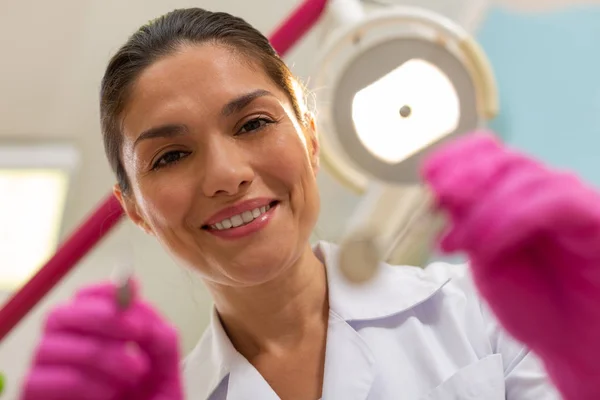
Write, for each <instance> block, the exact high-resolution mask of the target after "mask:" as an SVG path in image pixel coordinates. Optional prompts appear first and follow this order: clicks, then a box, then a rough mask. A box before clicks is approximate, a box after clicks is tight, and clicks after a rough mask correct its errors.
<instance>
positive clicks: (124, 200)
mask: <svg viewBox="0 0 600 400" xmlns="http://www.w3.org/2000/svg"><path fill="white" fill-rule="evenodd" d="M113 194H114V196H115V197H116V198H117V200H119V203H121V207H123V210H124V211H125V214H127V216H128V217H129V219H130V220H131V221H133V223H134V224H136V225H137V226H138V227H139V228H140V229H141V230H143V231H144V232H146V233H147V234H148V235H153V234H154V233H153V232H152V229H151V228H150V226H149V225H148V223H147V222H146V220H145V219H144V218H143V216H142V215H141V213H140V212H139V208H138V206H137V203H136V202H135V199H134V198H133V197H132V196H131V195H127V194H124V193H123V192H122V191H121V187H120V186H119V185H118V184H117V183H115V185H114V186H113Z"/></svg>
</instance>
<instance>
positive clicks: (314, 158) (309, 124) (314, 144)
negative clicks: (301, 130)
mask: <svg viewBox="0 0 600 400" xmlns="http://www.w3.org/2000/svg"><path fill="white" fill-rule="evenodd" d="M304 118H305V121H306V139H307V142H308V145H309V147H308V151H309V157H310V163H311V166H312V168H313V171H314V172H315V174H316V173H317V172H318V171H319V137H318V135H317V124H316V122H315V117H314V115H313V114H312V113H310V112H307V113H306V114H305V116H304Z"/></svg>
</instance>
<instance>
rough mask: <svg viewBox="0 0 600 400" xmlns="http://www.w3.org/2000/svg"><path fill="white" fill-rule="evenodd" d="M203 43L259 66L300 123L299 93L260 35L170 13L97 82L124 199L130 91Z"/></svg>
mask: <svg viewBox="0 0 600 400" xmlns="http://www.w3.org/2000/svg"><path fill="white" fill-rule="evenodd" d="M207 42H208V43H213V44H218V45H224V46H227V47H229V48H230V49H232V50H233V51H235V52H237V53H239V54H240V55H242V56H244V57H247V58H248V60H252V61H255V62H258V63H259V65H261V66H262V68H264V71H265V72H266V73H267V75H268V76H269V77H270V78H271V79H272V80H273V82H274V83H275V84H276V85H278V86H279V87H280V88H281V89H282V90H283V91H284V92H285V93H286V94H287V95H288V96H289V99H290V101H291V102H292V106H293V108H294V112H295V114H296V117H297V118H298V120H299V121H301V122H302V123H304V122H305V111H304V110H305V102H304V94H303V92H302V89H301V87H300V85H299V84H298V81H297V80H296V79H295V78H294V76H293V75H292V73H291V72H290V70H289V68H288V67H287V66H286V64H285V63H284V62H283V61H282V60H281V58H280V57H279V56H278V55H277V52H276V51H275V50H274V49H273V47H272V46H271V44H270V43H269V40H268V39H267V38H266V37H265V36H264V35H263V34H261V33H260V32H259V31H258V30H256V29H255V28H254V27H252V26H251V25H250V24H248V23H247V22H246V21H244V20H243V19H241V18H238V17H234V16H232V15H230V14H227V13H223V12H211V11H207V10H204V9H201V8H187V9H181V10H175V11H172V12H170V13H168V14H165V15H163V16H161V17H159V18H157V19H155V20H152V21H150V22H149V23H148V24H146V25H144V26H142V27H141V28H140V29H139V30H138V31H137V32H135V33H134V34H133V35H132V36H131V37H130V38H129V39H128V40H127V42H126V43H125V44H124V45H123V47H121V48H120V49H119V51H118V52H117V54H115V55H114V56H113V57H112V58H111V60H110V62H109V63H108V67H107V68H106V72H105V73H104V77H103V79H102V86H101V90H100V121H101V126H102V136H103V140H104V149H105V151H106V156H107V158H108V161H109V163H110V165H111V167H112V169H113V171H114V172H115V174H116V177H117V182H118V184H119V186H120V188H121V190H122V191H123V193H128V192H129V190H130V185H129V179H128V178H127V174H126V172H125V168H124V167H123V162H122V157H121V146H122V143H123V136H122V135H123V133H122V131H121V113H122V112H123V110H124V108H125V105H126V103H127V101H128V97H129V95H130V93H131V89H132V86H133V85H134V84H135V81H136V79H137V78H138V77H139V76H140V74H141V73H142V72H143V71H144V70H145V69H146V68H147V67H149V66H150V65H152V64H153V63H154V62H156V61H157V60H159V59H161V58H163V57H166V56H168V55H170V54H173V53H174V52H176V51H178V50H179V49H181V47H182V46H184V45H189V44H202V43H207Z"/></svg>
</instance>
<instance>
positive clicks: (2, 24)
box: [0, 0, 479, 399]
mask: <svg viewBox="0 0 600 400" xmlns="http://www.w3.org/2000/svg"><path fill="white" fill-rule="evenodd" d="M466 1H467V0H458V1H456V3H455V2H454V1H449V0H429V1H412V3H413V4H421V5H423V6H430V7H431V8H433V9H435V10H437V11H441V12H443V13H445V14H447V15H449V16H450V17H453V18H455V17H458V16H459V14H460V13H459V10H462V9H463V6H464V3H465V2H466ZM473 1H475V2H477V3H479V0H473ZM396 2H397V3H401V2H400V1H396ZM299 3H300V1H298V0H251V1H248V0H210V1H209V0H201V1H186V0H127V1H123V0H96V1H93V0H52V1H34V0H4V1H3V2H2V7H1V8H2V12H0V48H1V49H2V55H1V56H0V145H2V143H4V142H8V141H10V142H11V143H14V142H18V143H26V142H31V141H33V142H39V141H55V140H65V141H69V142H71V143H74V144H75V145H76V146H77V147H78V149H79V151H80V152H81V156H82V157H81V159H82V165H81V168H80V169H79V170H78V172H77V174H76V176H75V177H74V180H73V182H72V186H71V190H70V193H69V196H68V202H67V206H66V210H65V216H64V223H63V235H64V234H65V233H67V232H70V231H71V230H72V229H73V228H74V227H75V226H76V225H77V224H78V223H79V222H80V221H81V220H82V218H84V216H85V215H87V214H88V212H89V211H90V210H91V209H93V207H95V205H96V204H97V202H98V201H99V199H101V198H102V197H103V196H104V195H105V194H106V193H107V192H108V191H109V189H110V187H111V186H112V183H113V176H112V174H111V172H110V171H109V168H108V166H107V163H106V160H105V158H104V154H103V149H102V144H101V140H100V133H99V124H98V111H97V110H98V102H97V98H98V88H99V82H100V79H101V76H102V73H103V69H104V67H105V65H106V63H107V61H108V58H109V57H110V55H112V54H113V53H114V52H115V51H116V49H117V48H118V47H119V45H120V44H122V43H123V42H124V41H125V39H126V38H127V36H128V35H129V34H130V33H132V32H133V31H134V30H135V29H136V28H137V27H138V26H139V25H141V24H143V23H145V22H147V21H148V20H150V19H152V18H154V17H156V16H158V15H160V14H162V13H164V12H166V11H169V10H171V9H173V8H181V7H190V6H200V7H204V8H208V9H212V10H220V11H228V12H231V13H233V14H236V15H239V16H241V17H244V18H246V19H247V20H248V21H249V22H250V23H252V24H254V25H255V26H256V27H258V28H259V29H261V30H262V31H263V32H265V33H268V32H271V31H272V30H273V28H274V27H275V25H276V24H277V22H278V21H279V20H280V19H281V18H282V17H283V16H285V15H287V13H288V12H289V11H290V10H291V9H292V8H293V7H294V5H296V4H299ZM450 3H452V4H454V5H455V6H454V7H449V6H448V4H450ZM461 12H462V11H461ZM317 38H318V34H317V33H316V32H313V33H311V34H310V35H308V36H307V37H306V38H305V40H304V41H303V42H302V44H301V45H300V46H298V47H297V48H295V49H294V50H293V51H292V52H291V54H289V55H288V57H287V60H288V61H289V62H290V64H291V65H292V67H293V70H294V71H295V72H296V73H297V74H298V75H300V77H302V78H307V77H308V75H309V74H310V71H311V70H312V68H313V66H312V65H311V62H312V60H313V59H314V57H313V54H314V51H315V50H316V48H317ZM319 180H320V185H321V188H322V198H323V207H322V216H321V221H320V222H319V229H318V230H317V234H318V235H319V236H321V237H322V238H326V239H327V238H334V237H335V236H336V235H337V234H338V233H339V231H340V228H341V227H342V226H343V221H344V219H345V217H346V216H347V215H348V214H349V212H350V211H351V210H352V208H353V206H354V205H355V204H356V201H357V199H356V198H354V197H352V196H350V195H349V194H347V193H346V192H345V191H344V190H343V189H342V188H341V187H340V186H339V185H338V184H337V183H336V182H334V181H333V180H332V179H331V178H330V177H329V176H328V175H327V174H326V172H323V173H322V174H321V176H320V178H319ZM32 229H35V227H32ZM123 249H125V251H127V249H133V250H132V251H133V254H134V260H135V261H134V265H135V269H136V272H137V274H138V276H139V279H140V280H141V283H142V286H143V291H144V294H145V295H146V297H147V298H148V299H149V300H150V301H151V302H152V303H154V304H156V305H157V307H159V309H160V310H162V312H163V313H164V314H165V315H166V316H167V317H168V318H169V319H170V320H171V321H173V322H174V323H175V324H176V325H177V326H178V327H179V328H180V330H181V335H182V341H183V343H182V346H183V348H184V350H189V349H190V348H191V347H192V346H193V344H194V343H195V342H196V341H197V339H198V337H199V336H200V334H201V332H202V330H203V329H204V327H205V325H206V323H207V319H208V312H209V309H210V299H209V298H208V296H207V294H206V292H205V290H204V289H203V288H202V286H201V284H199V282H197V280H196V279H195V278H194V277H193V275H192V274H191V273H189V272H187V271H184V270H182V269H181V268H179V267H178V266H176V265H175V264H174V263H173V261H171V260H170V259H169V257H168V256H167V255H166V254H165V252H164V251H163V250H162V249H161V248H160V247H159V246H158V244H157V243H156V242H155V241H154V240H153V239H152V238H149V237H146V236H144V235H143V234H142V233H141V232H140V231H139V230H137V229H136V228H134V227H132V226H131V225H130V224H129V223H124V224H122V225H121V226H120V227H119V228H118V229H117V230H116V231H115V232H114V233H112V234H111V235H110V237H108V238H107V239H106V240H105V241H103V242H102V243H101V245H99V246H98V247H97V248H96V249H95V250H94V251H93V252H92V253H91V254H89V255H88V256H87V257H86V259H85V260H84V261H83V262H82V263H81V264H80V265H79V266H78V267H77V269H76V270H75V271H73V272H72V273H71V274H70V275H69V276H68V277H67V278H66V279H65V280H64V281H63V282H61V284H60V285H58V287H56V288H55V289H54V290H53V291H52V292H51V293H50V295H49V296H48V297H47V298H46V299H45V300H44V301H43V302H42V304H40V305H39V306H38V307H37V308H36V309H35V311H34V312H32V313H31V314H30V315H29V316H28V317H27V318H26V319H25V320H24V321H23V322H22V323H21V324H20V325H19V326H18V328H17V329H15V330H14V331H13V332H12V334H11V335H10V336H9V337H8V338H7V339H6V340H5V341H3V342H2V343H0V372H3V373H4V374H5V375H6V376H7V378H8V386H7V390H6V393H5V397H2V398H3V399H4V398H7V399H13V398H16V396H17V395H16V393H17V390H18V381H19V379H20V377H21V376H22V375H23V373H24V371H25V370H26V368H27V365H28V364H29V359H30V355H31V352H32V350H33V348H34V346H35V343H36V340H37V338H38V332H39V330H40V325H41V323H42V321H43V315H44V314H45V312H46V311H47V310H48V309H49V308H50V307H52V306H53V305H55V304H57V303H59V302H63V301H66V300H67V299H68V298H69V297H70V296H71V295H72V293H73V292H74V291H75V290H76V289H77V288H79V287H81V286H82V285H85V284H87V283H90V282H94V281H98V280H102V279H106V278H107V277H108V276H109V275H110V273H111V271H112V268H113V266H114V264H115V262H116V259H117V257H119V256H120V255H122V254H123ZM0 256H1V255H0ZM5 298H6V294H0V304H1V302H3V301H5Z"/></svg>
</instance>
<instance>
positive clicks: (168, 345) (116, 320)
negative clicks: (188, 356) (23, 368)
mask: <svg viewBox="0 0 600 400" xmlns="http://www.w3.org/2000/svg"><path fill="white" fill-rule="evenodd" d="M135 286H136V285H135V284H134V285H133V288H134V289H133V290H134V292H137V289H136V288H135ZM179 362H180V359H179V349H178V338H177V333H176V331H175V330H174V329H173V328H172V327H171V326H169V325H168V324H167V323H165V322H164V320H163V319H162V318H161V317H160V316H159V315H158V314H157V313H156V312H155V311H154V310H153V309H152V307H150V306H149V305H148V304H146V303H144V302H142V301H140V300H139V298H138V296H137V295H136V294H135V293H134V297H133V300H132V302H131V304H130V306H129V307H128V308H127V309H125V310H120V309H119V307H118V306H117V302H116V288H115V286H114V285H112V284H104V285H100V286H95V287H89V288H86V289H83V290H81V291H80V292H79V293H77V295H76V297H75V299H74V300H73V301H72V302H71V303H70V304H68V305H66V306H61V307H57V308H55V309H54V310H53V311H52V312H51V313H50V315H49V317H48V319H47V322H46V324H45V327H44V331H43V335H42V338H41V341H40V343H39V346H38V348H37V351H36V354H35V358H34V361H33V366H32V368H31V370H30V372H29V374H28V376H27V378H26V380H25V383H24V387H23V392H22V396H21V400H58V399H60V400H70V399H73V400H75V399H76V400H182V399H183V392H182V385H181V379H180V370H179Z"/></svg>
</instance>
